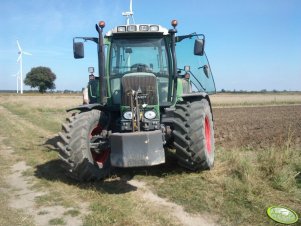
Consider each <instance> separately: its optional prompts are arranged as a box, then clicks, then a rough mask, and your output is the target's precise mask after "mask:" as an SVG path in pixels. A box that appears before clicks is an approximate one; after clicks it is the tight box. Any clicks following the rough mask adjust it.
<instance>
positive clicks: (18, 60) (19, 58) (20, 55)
mask: <svg viewBox="0 0 301 226" xmlns="http://www.w3.org/2000/svg"><path fill="white" fill-rule="evenodd" d="M21 57H22V54H21V53H19V57H18V59H17V62H18V63H19V62H20V60H21Z"/></svg>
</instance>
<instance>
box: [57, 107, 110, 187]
mask: <svg viewBox="0 0 301 226" xmlns="http://www.w3.org/2000/svg"><path fill="white" fill-rule="evenodd" d="M106 123H107V117H106V116H105V114H103V113H102V112H101V111H98V110H92V111H88V112H83V113H80V114H76V115H73V116H71V117H70V118H67V123H64V124H63V125H62V130H63V131H62V132H61V133H59V135H60V137H61V142H58V147H59V157H60V158H61V159H62V160H63V166H64V168H66V169H67V175H68V176H69V177H72V178H73V179H76V180H79V181H92V180H99V179H102V178H104V177H106V176H107V175H108V174H109V170H110V149H108V148H102V150H99V148H98V143H99V139H100V135H101V132H102V129H103V126H104V125H106Z"/></svg>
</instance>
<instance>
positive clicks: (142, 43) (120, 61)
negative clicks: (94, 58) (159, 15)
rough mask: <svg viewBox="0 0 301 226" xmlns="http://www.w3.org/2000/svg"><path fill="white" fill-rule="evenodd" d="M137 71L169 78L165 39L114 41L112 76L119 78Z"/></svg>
mask: <svg viewBox="0 0 301 226" xmlns="http://www.w3.org/2000/svg"><path fill="white" fill-rule="evenodd" d="M137 70H141V71H144V72H151V73H154V74H155V75H165V76H168V64H167V55H166V48H165V44H164V39H163V38H149V39H145V38H143V39H138V38H135V39H114V40H113V41H112V47H111V65H110V75H111V76H116V75H117V76H118V75H121V74H125V73H129V72H136V71H137Z"/></svg>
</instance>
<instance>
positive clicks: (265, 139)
mask: <svg viewBox="0 0 301 226" xmlns="http://www.w3.org/2000/svg"><path fill="white" fill-rule="evenodd" d="M213 114H214V120H215V140H216V146H217V147H223V148H226V149H227V148H237V147H238V148H240V147H249V148H265V147H268V146H269V147H270V146H271V145H275V146H279V145H283V144H284V143H285V142H286V141H288V139H289V138H290V139H291V146H293V147H296V148H301V105H290V106H264V107H235V108H214V109H213Z"/></svg>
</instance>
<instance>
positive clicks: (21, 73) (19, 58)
mask: <svg viewBox="0 0 301 226" xmlns="http://www.w3.org/2000/svg"><path fill="white" fill-rule="evenodd" d="M17 46H18V50H19V51H18V54H19V56H18V59H17V62H18V63H20V71H19V73H20V93H21V94H23V62H22V56H23V54H24V55H29V56H31V55H32V54H31V53H29V52H25V51H23V50H22V48H21V46H20V43H19V41H18V40H17Z"/></svg>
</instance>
